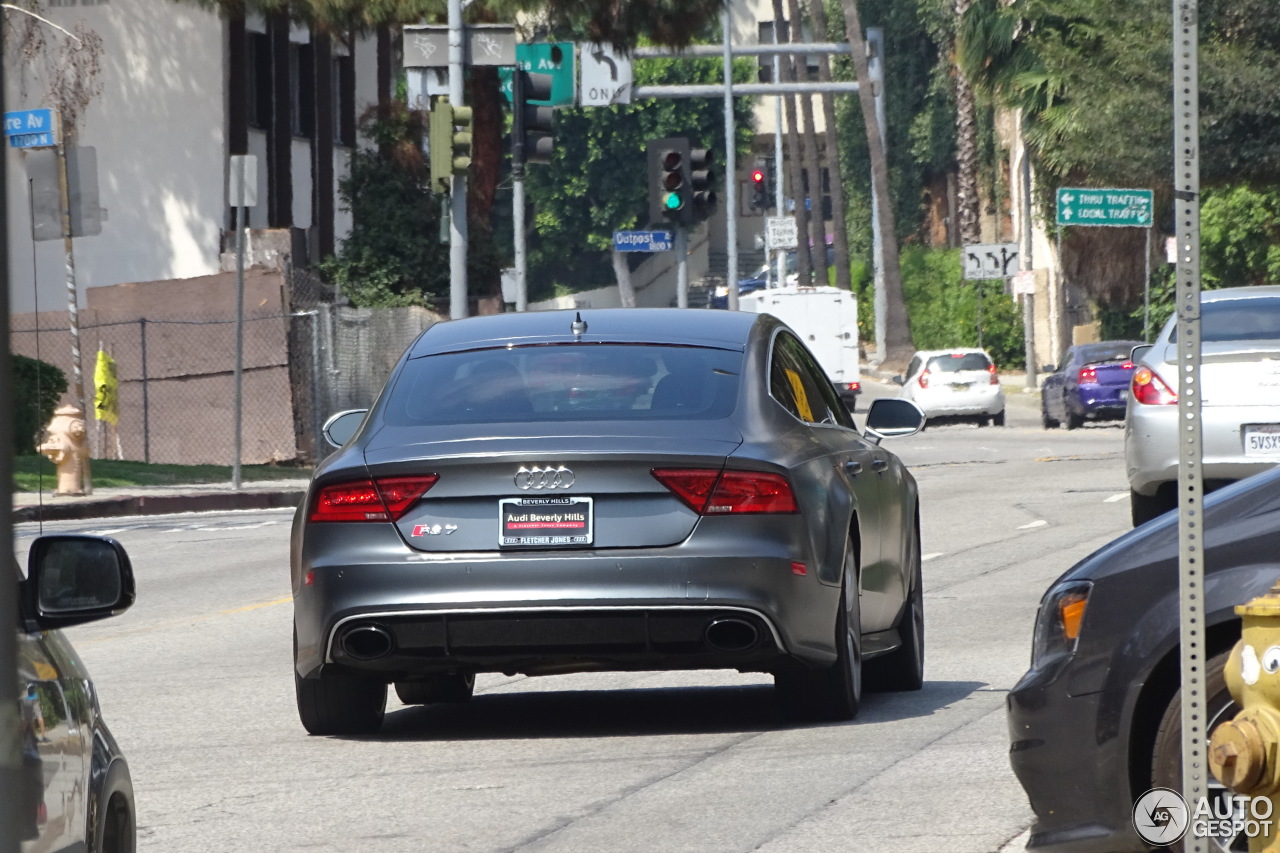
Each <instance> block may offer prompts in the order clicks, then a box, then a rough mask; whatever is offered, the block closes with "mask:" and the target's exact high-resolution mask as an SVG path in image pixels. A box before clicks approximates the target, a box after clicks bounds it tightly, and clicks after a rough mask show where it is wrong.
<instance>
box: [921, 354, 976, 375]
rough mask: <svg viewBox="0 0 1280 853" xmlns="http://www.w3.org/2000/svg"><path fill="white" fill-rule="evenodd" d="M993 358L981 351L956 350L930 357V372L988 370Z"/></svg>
mask: <svg viewBox="0 0 1280 853" xmlns="http://www.w3.org/2000/svg"><path fill="white" fill-rule="evenodd" d="M990 366H991V359H989V358H987V357H986V356H985V355H983V354H982V353H980V352H956V353H951V354H950V355H939V356H934V357H933V358H931V359H929V372H930V373H959V372H960V371H962V370H986V369H987V368H989V367H990Z"/></svg>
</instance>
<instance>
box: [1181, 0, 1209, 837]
mask: <svg viewBox="0 0 1280 853" xmlns="http://www.w3.org/2000/svg"><path fill="white" fill-rule="evenodd" d="M1199 26H1200V23H1199V17H1198V13H1197V10H1196V0H1174V4H1173V137H1174V138H1173V150H1174V170H1175V172H1174V181H1173V186H1174V193H1173V194H1174V199H1175V203H1174V212H1175V215H1176V224H1175V231H1176V233H1177V240H1178V279H1177V288H1176V291H1175V293H1176V299H1177V302H1176V306H1175V307H1176V310H1177V312H1178V447H1179V455H1178V486H1177V488H1178V493H1177V494H1178V577H1179V581H1180V584H1179V586H1180V603H1181V612H1180V616H1181V626H1182V630H1181V635H1180V640H1181V658H1182V796H1183V797H1184V798H1185V799H1186V801H1187V807H1188V811H1189V812H1193V811H1194V810H1195V808H1196V804H1197V803H1200V802H1201V801H1202V798H1203V797H1205V796H1206V795H1207V794H1208V787H1209V786H1208V774H1207V769H1208V768H1207V766H1206V764H1205V741H1206V738H1207V731H1206V726H1205V722H1206V720H1205V709H1206V705H1205V672H1204V667H1205V651H1204V534H1205V531H1204V474H1203V471H1202V470H1201V467H1200V466H1201V457H1202V446H1201V440H1200V80H1199V76H1200V66H1199V59H1198V57H1197V53H1198V51H1199ZM1183 849H1184V850H1185V851H1187V853H1204V851H1205V850H1206V849H1207V848H1206V839H1204V838H1195V837H1194V834H1193V833H1187V836H1186V838H1185V839H1183Z"/></svg>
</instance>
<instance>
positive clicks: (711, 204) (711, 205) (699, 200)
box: [681, 148, 716, 225]
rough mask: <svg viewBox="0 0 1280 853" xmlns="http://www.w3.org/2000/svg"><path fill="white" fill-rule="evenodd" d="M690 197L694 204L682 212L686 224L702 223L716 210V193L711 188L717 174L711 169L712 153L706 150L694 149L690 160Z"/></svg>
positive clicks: (690, 154) (690, 153)
mask: <svg viewBox="0 0 1280 853" xmlns="http://www.w3.org/2000/svg"><path fill="white" fill-rule="evenodd" d="M688 163H689V165H688V169H689V175H688V184H689V195H690V197H691V198H692V200H693V204H692V205H691V206H689V207H686V208H685V209H684V210H682V211H681V214H682V217H683V220H684V222H685V223H686V224H690V225H691V224H693V223H694V222H701V221H702V220H704V219H706V218H707V217H709V216H711V213H712V211H714V210H715V209H716V191H715V190H713V189H712V188H711V182H712V181H713V180H715V172H714V171H712V169H711V152H710V151H709V150H707V149H706V148H694V149H692V150H691V151H690V152H689V160H688Z"/></svg>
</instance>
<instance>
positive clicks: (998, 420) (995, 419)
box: [991, 409, 1004, 427]
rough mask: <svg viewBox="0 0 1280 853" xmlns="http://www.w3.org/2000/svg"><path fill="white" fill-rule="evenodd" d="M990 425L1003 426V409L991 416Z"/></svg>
mask: <svg viewBox="0 0 1280 853" xmlns="http://www.w3.org/2000/svg"><path fill="white" fill-rule="evenodd" d="M991 425H992V426H998V427H1002V426H1004V410H1003V409H1001V410H1000V411H998V412H996V413H995V414H994V415H992V416H991Z"/></svg>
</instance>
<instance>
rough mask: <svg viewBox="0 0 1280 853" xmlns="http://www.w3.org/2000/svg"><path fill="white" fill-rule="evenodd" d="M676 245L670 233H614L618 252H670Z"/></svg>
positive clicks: (615, 248)
mask: <svg viewBox="0 0 1280 853" xmlns="http://www.w3.org/2000/svg"><path fill="white" fill-rule="evenodd" d="M673 245H674V240H673V239H672V236H671V232H670V231H614V232H613V248H614V250H615V251H618V252H669V251H671V248H672V246H673Z"/></svg>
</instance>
